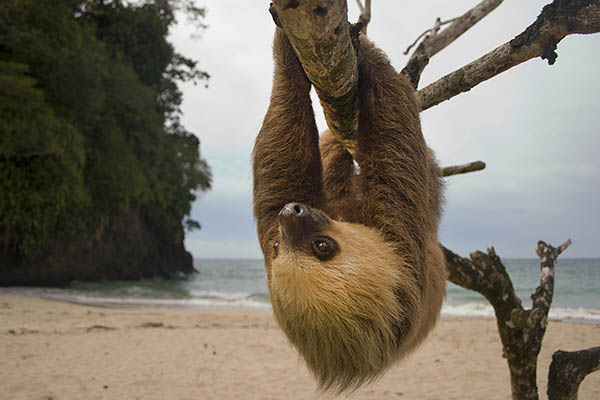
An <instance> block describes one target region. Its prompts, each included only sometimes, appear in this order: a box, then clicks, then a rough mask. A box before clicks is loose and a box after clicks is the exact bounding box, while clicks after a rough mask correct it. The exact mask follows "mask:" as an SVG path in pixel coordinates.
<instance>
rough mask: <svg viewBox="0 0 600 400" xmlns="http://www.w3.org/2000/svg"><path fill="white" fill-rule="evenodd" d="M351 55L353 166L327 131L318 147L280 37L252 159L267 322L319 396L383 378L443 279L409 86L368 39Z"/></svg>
mask: <svg viewBox="0 0 600 400" xmlns="http://www.w3.org/2000/svg"><path fill="white" fill-rule="evenodd" d="M357 53H358V54H357V61H358V72H359V79H358V92H357V93H358V102H359V106H358V109H359V114H358V115H359V117H358V129H357V134H356V141H357V147H356V151H355V154H354V157H353V156H352V155H351V154H350V153H349V152H348V151H346V150H345V149H344V147H343V146H342V145H341V144H340V143H339V142H338V141H337V140H336V139H335V138H334V137H333V136H332V135H331V133H329V132H325V133H323V134H322V135H321V137H319V134H318V131H317V127H316V123H315V120H314V115H313V109H312V105H311V99H310V95H309V94H310V88H311V83H310V81H309V80H308V78H307V76H306V74H305V73H304V71H303V69H302V66H301V64H300V62H299V60H298V58H297V56H296V54H295V52H294V49H293V47H292V45H291V44H290V42H289V41H288V39H287V37H286V35H285V33H284V31H283V30H282V29H281V28H276V32H275V39H274V43H273V57H274V62H275V71H274V79H273V88H272V94H271V99H270V105H269V107H268V111H267V113H266V116H265V118H264V121H263V125H262V128H261V130H260V132H259V134H258V136H257V138H256V143H255V146H254V150H253V181H254V189H253V196H254V216H255V218H256V221H257V232H258V238H259V242H260V246H261V249H262V252H263V254H264V259H265V267H266V272H267V283H268V287H269V292H270V298H271V303H272V306H273V312H274V315H275V318H276V320H277V322H278V324H279V326H280V327H281V328H282V330H283V331H284V332H285V334H286V336H287V337H288V339H289V341H290V342H291V343H292V344H293V346H295V347H296V348H297V350H298V352H299V353H300V355H301V356H302V358H303V359H304V360H305V362H306V364H307V366H308V368H309V370H310V371H311V372H312V373H313V375H314V377H315V378H316V381H317V384H318V387H319V388H320V389H322V390H335V391H337V392H339V393H341V392H343V391H346V390H354V389H356V388H358V387H359V386H361V385H362V384H365V383H368V382H371V381H373V380H374V379H376V378H377V377H379V376H381V374H382V373H383V372H385V371H386V370H387V369H388V368H389V367H390V366H391V365H393V364H394V363H395V362H396V361H398V360H400V359H401V358H402V357H403V356H404V355H406V354H407V353H409V352H410V351H411V350H413V349H414V348H415V347H416V346H417V345H418V344H419V343H420V342H421V341H422V340H423V339H424V338H425V336H426V335H427V333H428V332H429V331H430V330H431V329H432V327H433V326H434V324H435V322H436V320H437V318H438V315H439V311H440V308H441V304H442V300H443V297H444V295H445V281H446V270H445V262H444V257H443V254H442V251H441V247H440V245H439V243H438V237H437V230H438V224H439V220H440V214H441V203H442V197H443V196H442V181H441V177H440V169H439V167H438V165H437V163H436V161H435V158H434V156H433V153H432V151H431V150H430V149H429V148H428V147H427V145H426V144H425V140H424V138H423V135H422V133H421V127H420V121H419V108H418V106H417V102H416V99H415V94H414V88H413V87H412V85H411V84H410V82H409V81H408V80H407V79H406V78H405V77H404V76H403V75H402V74H398V73H397V72H396V71H395V70H394V68H393V67H392V66H391V65H390V62H389V60H388V59H387V57H386V56H385V54H384V53H383V52H382V51H381V50H379V49H377V48H376V47H375V46H374V45H373V44H372V43H371V42H369V41H368V40H367V39H366V38H364V37H361V38H360V45H359V49H358V51H357ZM355 163H356V164H357V165H355Z"/></svg>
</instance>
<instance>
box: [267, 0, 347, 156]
mask: <svg viewBox="0 0 600 400" xmlns="http://www.w3.org/2000/svg"><path fill="white" fill-rule="evenodd" d="M270 11H271V13H272V15H273V17H274V20H275V23H276V24H278V25H279V26H281V27H282V28H283V29H284V30H285V33H286V35H287V37H288V39H289V40H290V42H291V43H292V46H294V49H295V50H296V54H297V55H298V58H299V59H300V62H301V63H302V66H303V67H304V71H305V72H306V75H307V76H308V79H310V81H311V82H312V83H313V85H314V87H315V89H316V91H317V94H318V96H319V99H320V101H321V106H322V108H323V112H324V114H325V119H326V121H327V126H328V127H329V130H330V131H331V132H332V134H333V135H334V136H335V137H336V139H337V140H338V141H339V142H340V143H342V144H343V145H344V147H346V149H348V150H349V151H350V152H351V153H352V152H353V149H354V147H355V146H356V143H355V140H354V134H355V132H356V129H357V124H358V104H357V97H356V85H357V82H358V68H357V64H356V56H355V53H354V47H353V44H352V40H351V35H350V24H349V23H348V10H347V4H346V1H345V0H304V1H301V2H300V1H296V0H274V1H273V3H272V4H271V9H270Z"/></svg>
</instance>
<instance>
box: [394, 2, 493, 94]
mask: <svg viewBox="0 0 600 400" xmlns="http://www.w3.org/2000/svg"><path fill="white" fill-rule="evenodd" d="M502 1H503V0H483V1H482V2H480V3H479V4H478V5H476V6H475V7H473V8H472V9H470V10H469V11H467V12H466V13H464V14H463V15H461V16H460V17H457V18H452V19H449V20H447V21H445V22H440V18H438V19H437V20H436V24H435V25H434V27H433V28H432V29H430V30H429V32H431V35H429V36H427V37H426V38H425V39H424V40H423V41H422V42H421V44H420V45H419V46H418V47H417V50H415V52H414V53H413V55H412V56H411V57H410V59H409V60H408V63H407V64H406V67H404V69H403V70H402V73H403V74H405V75H406V76H408V78H409V79H410V81H411V82H412V84H413V86H414V87H415V88H416V87H417V86H418V84H419V79H420V78H421V74H422V73H423V70H424V69H425V67H426V66H427V64H428V63H429V59H430V58H431V57H433V56H434V55H435V54H437V53H438V52H440V51H441V50H442V49H444V48H446V47H447V46H448V45H449V44H450V43H452V42H454V41H455V40H456V39H457V38H458V37H460V36H461V35H462V34H463V33H465V32H466V31H467V30H469V29H470V28H471V27H473V25H475V24H476V23H477V22H479V21H480V20H481V19H482V18H483V17H485V16H486V15H488V14H489V13H490V12H492V11H493V10H495V9H496V8H497V7H498V6H499V5H500V4H501V3H502ZM446 24H450V26H448V27H447V28H445V29H444V30H443V31H441V32H438V31H439V29H440V27H441V26H442V25H446ZM426 32H427V31H426ZM421 36H423V35H421ZM421 36H419V38H420V37H421ZM418 40H419V39H417V41H415V43H416V42H418ZM412 46H414V43H413V45H411V47H412ZM409 49H410V47H409ZM406 53H408V49H407V52H406ZM406 53H405V54H406Z"/></svg>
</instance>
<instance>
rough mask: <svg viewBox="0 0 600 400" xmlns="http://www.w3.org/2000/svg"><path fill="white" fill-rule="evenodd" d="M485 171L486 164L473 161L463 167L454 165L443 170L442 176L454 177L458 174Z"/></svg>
mask: <svg viewBox="0 0 600 400" xmlns="http://www.w3.org/2000/svg"><path fill="white" fill-rule="evenodd" d="M482 169H485V163H484V162H483V161H473V162H471V163H468V164H463V165H452V166H449V167H444V168H442V176H443V177H446V176H452V175H458V174H466V173H469V172H475V171H481V170H482Z"/></svg>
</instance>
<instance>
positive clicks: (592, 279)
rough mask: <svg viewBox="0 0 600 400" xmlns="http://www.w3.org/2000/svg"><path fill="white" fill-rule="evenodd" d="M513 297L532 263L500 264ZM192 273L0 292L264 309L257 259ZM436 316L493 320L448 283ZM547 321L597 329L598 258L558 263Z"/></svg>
mask: <svg viewBox="0 0 600 400" xmlns="http://www.w3.org/2000/svg"><path fill="white" fill-rule="evenodd" d="M503 262H504V264H505V266H506V268H507V270H508V273H509V275H510V277H511V279H512V282H513V286H514V288H515V291H516V293H517V296H518V297H519V298H520V299H521V300H522V302H523V306H524V307H526V308H527V307H530V306H531V298H530V296H531V294H532V293H534V292H535V288H536V287H537V286H538V285H539V280H540V266H539V260H537V259H505V260H503ZM194 264H195V267H196V269H197V271H198V272H197V273H196V274H194V275H191V276H190V277H188V278H187V279H182V280H151V281H142V282H102V283H84V282H76V283H73V284H71V285H70V286H68V287H66V288H31V287H30V288H14V287H13V288H6V287H5V288H0V293H9V294H21V295H32V296H38V297H44V298H53V299H59V300H66V301H73V302H78V303H84V304H96V305H103V306H114V307H139V306H151V307H185V308H223V307H251V308H269V307H270V303H269V293H268V290H267V284H266V275H265V268H264V264H263V261H262V260H253V259H249V260H240V259H196V260H195V261H194ZM442 315H455V316H486V317H492V316H493V315H494V312H493V308H492V306H491V305H490V304H489V302H488V301H487V300H486V299H485V298H483V296H481V295H480V294H479V293H477V292H474V291H470V290H466V289H463V288H462V287H459V286H456V285H454V284H452V283H448V286H447V295H446V300H445V302H444V306H443V309H442ZM550 318H551V319H561V320H574V321H583V322H590V323H598V324H600V259H597V258H594V259H566V258H565V259H562V258H561V259H559V261H558V264H557V267H556V272H555V286H554V298H553V301H552V307H551V309H550Z"/></svg>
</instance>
